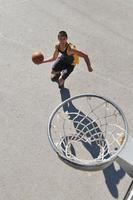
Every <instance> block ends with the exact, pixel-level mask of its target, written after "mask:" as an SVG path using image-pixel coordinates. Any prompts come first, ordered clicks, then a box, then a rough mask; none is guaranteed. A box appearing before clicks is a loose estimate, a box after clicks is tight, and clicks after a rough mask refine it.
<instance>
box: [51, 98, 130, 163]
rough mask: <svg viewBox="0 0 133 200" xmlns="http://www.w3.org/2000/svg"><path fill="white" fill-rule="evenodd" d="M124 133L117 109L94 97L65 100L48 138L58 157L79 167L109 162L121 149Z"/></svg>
mask: <svg viewBox="0 0 133 200" xmlns="http://www.w3.org/2000/svg"><path fill="white" fill-rule="evenodd" d="M125 134H126V130H125V125H124V122H123V118H122V116H121V114H120V112H119V110H118V109H117V108H115V107H114V106H113V105H112V104H111V103H110V102H107V101H106V100H104V99H99V98H96V97H88V96H87V97H82V98H77V99H74V100H69V101H67V102H66V103H65V104H64V105H63V106H62V107H60V108H59V109H58V110H57V111H56V113H55V114H54V117H53V119H52V123H51V137H52V141H53V143H54V145H55V146H56V149H57V151H58V153H59V155H60V156H62V157H65V158H66V159H68V160H70V161H71V162H76V163H81V164H96V163H99V162H103V161H104V160H107V159H110V158H111V157H112V156H113V155H115V154H117V152H118V150H119V149H120V148H121V145H122V144H123V142H124V139H125Z"/></svg>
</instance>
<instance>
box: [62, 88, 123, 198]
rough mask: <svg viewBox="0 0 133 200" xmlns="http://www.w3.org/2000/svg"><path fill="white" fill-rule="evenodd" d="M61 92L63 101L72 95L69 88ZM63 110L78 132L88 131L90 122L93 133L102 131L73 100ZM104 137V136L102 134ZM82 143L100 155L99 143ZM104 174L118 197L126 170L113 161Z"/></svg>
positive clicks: (111, 191)
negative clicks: (118, 186)
mask: <svg viewBox="0 0 133 200" xmlns="http://www.w3.org/2000/svg"><path fill="white" fill-rule="evenodd" d="M60 94H61V100H62V102H63V101H65V100H66V99H68V98H70V97H71V96H70V91H69V89H68V88H63V89H61V90H60ZM63 110H64V112H65V113H66V112H67V114H68V115H69V120H73V125H74V127H75V129H76V132H77V133H78V132H81V130H82V132H86V128H84V129H83V126H84V127H86V125H87V124H90V125H89V127H88V128H89V130H91V134H94V135H95V133H96V132H97V133H100V132H101V130H100V128H99V127H98V125H97V123H95V122H92V119H91V118H89V117H87V118H86V117H85V114H84V113H83V112H82V111H79V110H78V109H77V108H76V107H75V106H74V105H73V103H72V102H71V101H69V103H67V104H64V106H63ZM69 113H70V114H69ZM77 113H79V115H78V116H77ZM75 119H76V120H75ZM81 121H82V123H81V124H80V123H79V122H81ZM91 122H92V123H91ZM77 123H78V124H77ZM77 127H78V129H77ZM81 134H82V133H81ZM88 134H89V133H88ZM80 136H81V137H82V135H80V134H79V137H80ZM95 137H96V136H95ZM102 138H103V136H102ZM103 141H104V138H103ZM82 144H83V145H84V147H85V148H86V149H87V150H88V151H89V153H91V155H92V157H93V158H96V157H97V156H98V155H99V151H100V148H99V146H98V145H97V143H95V142H93V143H92V144H89V143H88V142H84V141H82ZM104 145H106V144H104ZM72 151H73V154H75V155H76V152H75V151H74V149H73V148H72ZM105 153H106V152H105ZM109 156H110V155H109V154H107V155H106V158H107V157H109ZM103 174H104V177H105V182H106V185H107V187H108V189H109V191H110V193H111V194H112V196H113V197H114V198H118V189H117V184H118V183H119V181H120V180H121V179H122V178H123V177H124V176H125V172H124V170H123V169H122V168H119V170H116V169H115V166H114V164H113V163H112V164H111V165H110V166H109V167H107V168H106V169H104V170H103Z"/></svg>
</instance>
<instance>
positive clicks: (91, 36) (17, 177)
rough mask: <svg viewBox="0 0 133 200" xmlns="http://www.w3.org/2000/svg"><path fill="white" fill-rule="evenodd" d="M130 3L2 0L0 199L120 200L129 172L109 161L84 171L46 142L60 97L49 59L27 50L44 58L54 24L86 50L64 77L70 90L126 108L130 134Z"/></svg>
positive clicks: (55, 29)
mask: <svg viewBox="0 0 133 200" xmlns="http://www.w3.org/2000/svg"><path fill="white" fill-rule="evenodd" d="M132 13H133V2H132V1H131V0H127V1H124V0H113V1H109V0H106V1H105V0H102V1H99V0H94V1H93V0H84V1H81V0H77V1H70V0H68V1H65V0H60V1H58V0H49V1H46V0H38V1H37V0H32V1H31V0H23V1H22V0H19V1H17V0H12V1H9V0H6V1H4V0H0V48H1V55H0V74H1V78H0V121H1V123H0V130H1V133H0V158H1V159H0V160H1V164H0V196H1V199H2V200H18V199H19V200H24V199H25V200H44V199H48V200H53V199H54V200H56V199H57V200H66V199H68V198H69V199H71V200H74V199H78V200H81V199H82V200H86V199H90V200H91V199H92V200H93V199H94V200H97V199H99V200H100V199H101V200H103V199H105V200H113V199H119V200H122V199H123V198H124V196H125V193H126V191H127V189H128V187H129V185H130V183H131V178H130V177H129V176H128V175H127V174H126V173H125V172H124V171H123V170H122V169H121V168H120V167H119V166H118V164H117V163H114V164H112V165H111V166H110V167H109V168H107V169H105V170H104V171H100V172H91V173H90V172H83V171H79V170H75V169H73V168H70V167H69V166H67V165H65V164H64V163H62V162H61V161H60V160H59V159H58V157H57V156H56V154H55V153H54V152H53V150H52V149H51V147H50V145H49V142H48V138H47V123H48V119H49V116H50V114H51V112H52V111H53V109H54V108H55V107H56V106H57V105H58V104H59V103H60V102H61V94H60V91H59V89H58V87H57V85H56V84H54V83H52V82H51V81H50V70H51V66H52V63H48V64H45V65H40V66H35V65H34V64H33V63H32V61H31V54H32V52H34V51H36V50H42V51H43V53H44V56H45V57H50V56H51V53H52V52H53V49H54V46H55V44H56V42H57V34H58V32H59V31H60V30H66V31H67V33H68V36H69V41H70V42H72V43H74V44H75V45H76V46H77V48H78V49H80V50H82V51H84V52H86V53H88V55H89V57H90V60H91V63H92V66H93V69H94V71H93V72H92V73H89V72H88V71H87V67H86V66H85V63H84V61H83V60H80V64H79V65H78V66H77V67H76V69H75V70H74V72H73V73H72V75H71V76H70V78H69V79H68V80H67V81H66V85H65V86H66V88H68V90H69V92H70V96H74V95H78V94H80V93H87V92H88V93H94V94H97V95H102V96H105V97H107V98H110V99H112V100H113V101H114V102H115V103H116V104H118V105H119V106H120V107H121V108H122V110H123V112H124V113H125V115H126V117H127V120H128V124H129V130H130V132H129V134H130V135H133V133H132V129H133V113H132V110H133V104H132V100H133V91H132V88H133V78H132V75H133V68H132V66H133V59H132V57H133V22H132Z"/></svg>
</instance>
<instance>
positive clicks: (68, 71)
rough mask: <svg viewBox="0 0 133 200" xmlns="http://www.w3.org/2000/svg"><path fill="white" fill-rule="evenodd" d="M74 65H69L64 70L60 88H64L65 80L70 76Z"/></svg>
mask: <svg viewBox="0 0 133 200" xmlns="http://www.w3.org/2000/svg"><path fill="white" fill-rule="evenodd" d="M74 67H75V66H74V65H68V66H67V67H66V68H65V69H64V70H63V71H62V75H61V76H60V78H59V88H62V87H63V86H64V83H65V80H66V79H67V78H68V76H69V75H70V74H71V73H72V71H73V70H74Z"/></svg>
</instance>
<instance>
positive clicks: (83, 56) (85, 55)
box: [71, 49, 93, 72]
mask: <svg viewBox="0 0 133 200" xmlns="http://www.w3.org/2000/svg"><path fill="white" fill-rule="evenodd" d="M71 53H72V54H77V55H78V56H79V57H81V58H84V61H85V63H86V65H87V68H88V70H89V72H92V71H93V69H92V67H91V63H90V59H89V57H88V55H87V54H85V53H83V52H82V51H79V50H77V49H71Z"/></svg>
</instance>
